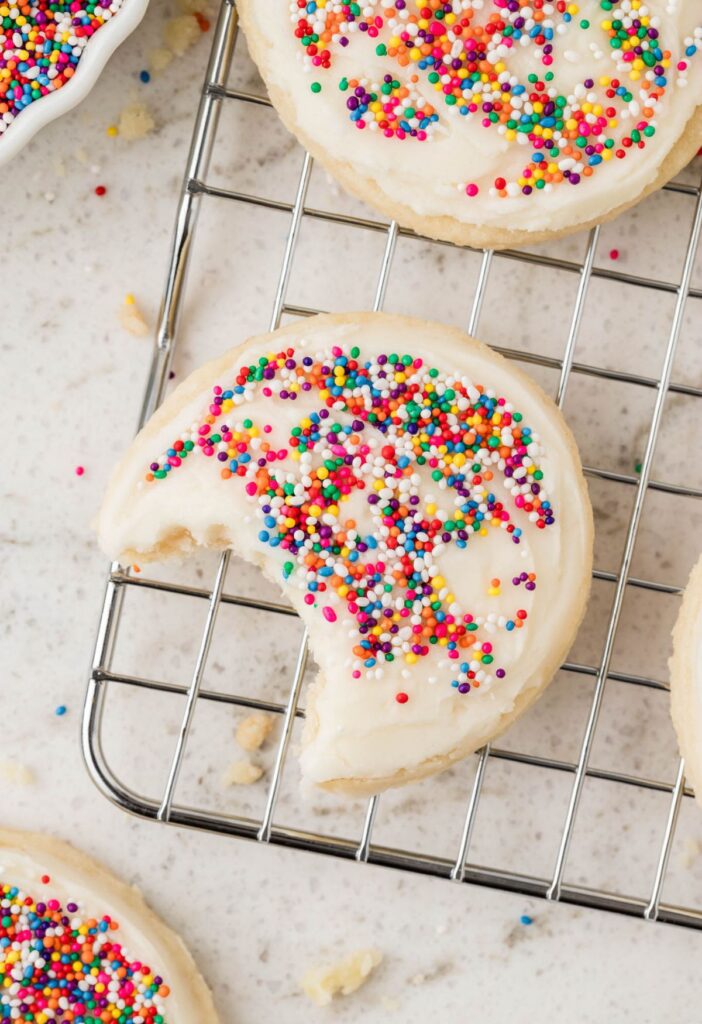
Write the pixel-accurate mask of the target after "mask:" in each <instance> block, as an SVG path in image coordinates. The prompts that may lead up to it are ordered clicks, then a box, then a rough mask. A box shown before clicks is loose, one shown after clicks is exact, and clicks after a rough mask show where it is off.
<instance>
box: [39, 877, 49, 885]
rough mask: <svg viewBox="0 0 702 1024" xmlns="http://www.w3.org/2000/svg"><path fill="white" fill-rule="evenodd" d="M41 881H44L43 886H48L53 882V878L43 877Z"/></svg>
mask: <svg viewBox="0 0 702 1024" xmlns="http://www.w3.org/2000/svg"><path fill="white" fill-rule="evenodd" d="M41 881H42V885H48V884H49V882H50V881H51V877H50V876H49V875H42V876H41Z"/></svg>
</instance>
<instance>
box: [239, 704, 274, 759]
mask: <svg viewBox="0 0 702 1024" xmlns="http://www.w3.org/2000/svg"><path fill="white" fill-rule="evenodd" d="M273 725H274V721H273V716H272V715H264V714H262V713H261V712H256V713H255V714H253V715H247V717H246V718H244V719H242V720H241V722H239V724H238V726H237V729H236V742H237V743H238V744H239V746H240V747H241V748H242V750H249V751H251V750H258V749H259V747H260V746H261V745H262V744H263V742H264V741H265V739H266V738H267V736H268V735H269V734H270V732H271V730H272V728H273Z"/></svg>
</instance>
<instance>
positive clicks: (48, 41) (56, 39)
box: [0, 0, 124, 135]
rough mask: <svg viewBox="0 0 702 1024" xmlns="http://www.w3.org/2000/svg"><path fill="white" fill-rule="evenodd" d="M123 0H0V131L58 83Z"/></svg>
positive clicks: (65, 78) (58, 86) (64, 80)
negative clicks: (9, 0) (67, 0)
mask: <svg viewBox="0 0 702 1024" xmlns="http://www.w3.org/2000/svg"><path fill="white" fill-rule="evenodd" d="M123 3H124V0H70V2H65V0H63V2H62V0H56V2H50V0H29V2H26V0H25V2H23V0H16V2H5V3H2V0H0V135H2V134H3V133H4V132H6V131H7V129H8V128H9V127H10V125H11V124H12V122H13V121H14V120H15V118H16V117H17V116H18V114H21V112H22V111H23V110H25V109H26V108H27V107H28V106H29V105H30V104H31V103H34V102H35V101H36V100H40V99H41V98H42V96H47V95H48V94H49V93H52V92H56V91H57V90H58V89H61V88H62V87H63V86H64V85H66V83H67V82H70V80H71V78H72V77H73V75H74V74H75V72H76V68H77V67H78V64H79V62H80V60H81V57H82V56H83V53H84V51H85V47H86V46H87V45H88V43H89V42H90V39H91V37H92V36H93V35H94V34H95V33H96V32H97V31H98V29H100V28H102V26H103V25H104V24H105V23H106V22H107V21H108V20H109V19H110V18H112V17H113V16H114V15H115V14H117V12H118V11H119V10H120V8H121V7H122V5H123Z"/></svg>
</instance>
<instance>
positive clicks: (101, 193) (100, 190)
mask: <svg viewBox="0 0 702 1024" xmlns="http://www.w3.org/2000/svg"><path fill="white" fill-rule="evenodd" d="M106 192H107V189H106V188H105V186H104V185H98V186H97V188H96V189H95V195H96V196H104V195H105V193H106Z"/></svg>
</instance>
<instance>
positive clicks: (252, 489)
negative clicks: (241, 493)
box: [246, 480, 258, 497]
mask: <svg viewBox="0 0 702 1024" xmlns="http://www.w3.org/2000/svg"><path fill="white" fill-rule="evenodd" d="M257 490H258V487H257V486H256V484H255V483H254V482H253V480H252V481H251V483H248V484H247V485H246V493H247V494H248V495H250V496H251V497H253V496H254V494H255V493H256V491H257Z"/></svg>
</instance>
